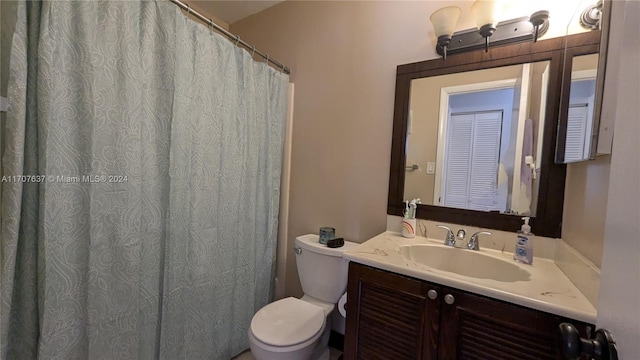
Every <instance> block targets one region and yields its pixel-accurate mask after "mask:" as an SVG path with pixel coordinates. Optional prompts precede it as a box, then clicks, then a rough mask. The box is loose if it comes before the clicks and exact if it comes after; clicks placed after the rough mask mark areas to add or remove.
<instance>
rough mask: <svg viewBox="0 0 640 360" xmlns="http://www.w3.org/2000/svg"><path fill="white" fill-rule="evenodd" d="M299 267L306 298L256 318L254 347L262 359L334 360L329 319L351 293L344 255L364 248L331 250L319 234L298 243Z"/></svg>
mask: <svg viewBox="0 0 640 360" xmlns="http://www.w3.org/2000/svg"><path fill="white" fill-rule="evenodd" d="M295 244H296V245H295V250H296V264H297V266H298V275H299V276H300V283H301V284H302V290H303V291H304V296H303V297H302V298H301V299H296V298H293V297H288V298H285V299H281V300H278V301H275V302H272V303H271V304H268V305H266V306H265V307H263V308H262V309H260V310H258V312H257V313H256V314H255V315H254V316H253V319H252V320H251V327H250V329H249V344H250V347H251V352H252V353H253V356H254V357H255V358H256V360H328V359H329V347H328V346H327V344H328V343H329V333H330V330H331V324H330V323H329V315H330V314H331V312H332V311H333V310H334V309H335V308H336V304H337V302H338V299H340V297H341V296H342V294H344V292H345V291H346V289H347V272H348V267H347V265H348V262H347V261H346V260H344V259H343V258H342V253H343V252H344V251H346V250H349V249H352V248H354V247H355V246H357V245H358V244H356V243H352V242H348V241H345V242H344V246H342V247H339V248H334V249H332V248H328V247H327V246H326V245H322V244H320V243H319V242H318V235H304V236H299V237H297V238H296V241H295Z"/></svg>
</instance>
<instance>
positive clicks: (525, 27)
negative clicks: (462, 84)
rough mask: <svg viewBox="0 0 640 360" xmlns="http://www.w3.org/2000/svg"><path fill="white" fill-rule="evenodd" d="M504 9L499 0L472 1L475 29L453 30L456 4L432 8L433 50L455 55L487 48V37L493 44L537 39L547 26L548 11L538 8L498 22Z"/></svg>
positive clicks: (458, 14)
mask: <svg viewBox="0 0 640 360" xmlns="http://www.w3.org/2000/svg"><path fill="white" fill-rule="evenodd" d="M503 9H504V2H503V0H476V2H474V3H473V5H472V6H471V12H472V13H473V17H474V19H475V22H476V25H477V28H474V29H467V30H462V31H458V32H456V33H453V31H454V29H455V26H456V23H457V22H458V18H459V17H460V13H461V12H462V11H461V10H460V8H459V7H456V6H448V7H445V8H442V9H439V10H436V11H435V12H434V13H433V14H432V15H431V17H430V20H431V24H432V25H433V29H434V31H435V34H436V37H437V39H438V41H437V44H436V52H437V53H438V54H440V55H441V56H443V57H444V59H446V58H447V54H457V53H462V52H466V51H473V50H477V49H482V48H484V49H485V51H489V38H491V44H492V45H494V46H500V45H507V44H513V43H519V42H528V41H533V42H536V41H538V37H540V36H542V35H544V34H545V33H546V32H547V30H548V29H549V12H548V11H546V10H541V11H537V12H535V13H533V14H532V15H531V16H530V17H527V16H525V17H520V18H516V19H511V20H506V21H502V22H498V21H499V17H500V13H501V12H502V11H503Z"/></svg>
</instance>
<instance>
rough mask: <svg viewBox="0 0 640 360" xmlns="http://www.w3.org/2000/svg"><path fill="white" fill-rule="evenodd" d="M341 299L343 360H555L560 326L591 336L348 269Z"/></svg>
mask: <svg viewBox="0 0 640 360" xmlns="http://www.w3.org/2000/svg"><path fill="white" fill-rule="evenodd" d="M430 290H432V291H435V294H436V296H435V298H433V299H432V298H430V295H431V297H434V293H433V292H431V293H429V291H430ZM347 291H348V293H347V299H348V300H347V306H346V309H347V325H346V331H345V349H344V359H345V360H355V359H365V360H376V359H381V360H391V359H393V360H401V359H407V360H410V359H411V360H413V359H429V360H432V359H433V360H435V359H440V360H454V359H460V360H466V359H481V360H509V359H513V360H516V359H517V360H529V359H530V360H544V359H549V360H552V359H557V360H560V359H563V357H562V355H561V350H560V334H559V331H558V325H559V324H560V323H561V322H564V321H570V322H571V323H573V324H574V325H576V327H578V329H579V330H580V332H581V335H582V336H584V337H588V336H587V335H590V334H586V332H587V331H586V329H587V326H588V325H587V324H584V323H580V322H577V321H575V320H569V319H565V318H562V317H560V316H556V315H552V314H548V313H544V312H540V311H537V310H532V309H528V308H524V307H521V306H517V305H513V304H510V303H506V302H503V301H499V300H494V299H490V298H486V297H483V296H479V295H475V294H471V293H468V292H465V291H461V290H456V289H452V288H449V287H446V286H441V285H437V284H432V283H429V282H426V281H422V280H418V279H414V278H410V277H407V276H403V275H398V274H395V273H391V272H387V271H384V270H379V269H375V268H372V267H368V266H365V265H361V264H357V263H354V262H351V263H350V264H349V283H348V290H347Z"/></svg>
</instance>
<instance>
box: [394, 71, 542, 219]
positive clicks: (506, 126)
mask: <svg viewBox="0 0 640 360" xmlns="http://www.w3.org/2000/svg"><path fill="white" fill-rule="evenodd" d="M549 68H550V62H549V61H540V62H534V63H524V64H517V65H511V66H502V67H497V68H491V69H483V70H475V71H469V72H463V73H455V74H446V75H440V76H431V77H425V78H418V79H413V80H411V85H410V87H411V88H410V99H409V115H408V116H409V119H408V129H407V139H406V141H407V150H406V164H407V166H406V174H405V177H404V199H413V198H420V199H421V200H422V204H425V205H435V206H444V207H449V208H457V209H468V210H477V211H497V212H499V213H503V214H514V215H527V216H534V215H535V213H536V207H537V196H538V185H539V179H540V171H541V168H540V164H539V163H540V161H539V159H541V157H542V140H543V131H542V130H543V129H544V124H545V111H546V109H545V104H546V100H547V92H548V84H549V72H550V69H549Z"/></svg>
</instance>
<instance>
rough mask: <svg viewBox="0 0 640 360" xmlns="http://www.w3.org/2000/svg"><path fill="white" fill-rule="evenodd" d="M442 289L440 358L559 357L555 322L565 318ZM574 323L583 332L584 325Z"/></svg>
mask: <svg viewBox="0 0 640 360" xmlns="http://www.w3.org/2000/svg"><path fill="white" fill-rule="evenodd" d="M442 291H443V293H442V299H443V304H442V308H441V312H442V313H441V321H440V340H439V347H438V351H439V358H440V359H442V360H445V359H446V360H454V359H456V360H466V359H482V360H510V359H513V360H545V359H549V360H552V359H553V360H555V359H558V360H559V359H564V357H563V356H562V354H561V349H560V332H559V330H558V325H560V323H562V322H563V321H567V319H564V318H562V317H560V316H555V315H551V314H547V313H543V312H540V311H536V310H531V309H527V308H523V307H520V306H517V305H513V304H509V303H505V302H502V301H498V300H493V299H489V298H485V297H482V296H478V295H473V294H469V293H465V292H462V291H459V290H453V289H449V288H444V287H443V289H442ZM448 295H449V296H450V297H449V296H448ZM451 302H452V303H451ZM577 327H578V329H579V330H580V331H581V333H583V336H586V334H584V333H585V329H586V324H580V325H579V326H577Z"/></svg>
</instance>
